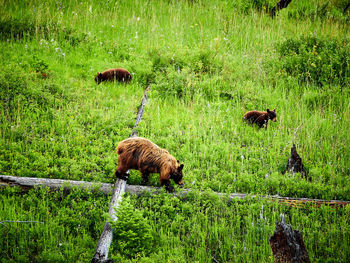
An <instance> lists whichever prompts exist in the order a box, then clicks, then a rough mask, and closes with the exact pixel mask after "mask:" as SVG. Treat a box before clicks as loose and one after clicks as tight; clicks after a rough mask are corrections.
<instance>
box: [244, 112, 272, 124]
mask: <svg viewBox="0 0 350 263" xmlns="http://www.w3.org/2000/svg"><path fill="white" fill-rule="evenodd" d="M269 120H272V121H273V122H275V121H276V109H274V110H269V109H267V110H266V112H265V111H256V110H253V111H248V112H247V113H246V114H244V116H243V121H246V122H248V123H251V124H254V123H256V124H257V125H258V126H259V127H260V128H262V127H264V126H265V127H266V126H267V122H268V121H269Z"/></svg>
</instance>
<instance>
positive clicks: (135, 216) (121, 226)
mask: <svg viewBox="0 0 350 263" xmlns="http://www.w3.org/2000/svg"><path fill="white" fill-rule="evenodd" d="M117 217H118V220H117V221H116V222H115V221H113V220H111V219H109V222H110V223H111V225H112V227H113V229H114V241H113V244H112V250H113V251H115V252H116V251H117V252H119V253H120V254H122V255H124V256H127V257H129V258H131V257H136V256H137V255H147V254H149V253H150V252H151V251H152V245H153V244H152V241H153V237H152V235H151V228H150V227H149V225H148V222H147V219H145V218H144V217H143V216H142V212H141V211H139V210H137V209H135V208H134V206H133V205H132V203H131V201H130V198H129V197H125V198H124V199H123V202H122V203H121V205H120V207H119V208H118V209H117Z"/></svg>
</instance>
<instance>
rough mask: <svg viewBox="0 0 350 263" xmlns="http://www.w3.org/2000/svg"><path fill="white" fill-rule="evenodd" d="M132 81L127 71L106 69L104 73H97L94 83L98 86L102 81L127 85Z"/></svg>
mask: <svg viewBox="0 0 350 263" xmlns="http://www.w3.org/2000/svg"><path fill="white" fill-rule="evenodd" d="M131 79H132V76H131V74H130V72H129V71H127V70H126V69H123V68H114V69H108V70H106V71H105V72H102V73H100V72H97V76H96V77H95V81H96V83H97V84H100V83H101V82H102V81H114V80H117V81H119V82H124V83H127V82H129V81H130V80H131Z"/></svg>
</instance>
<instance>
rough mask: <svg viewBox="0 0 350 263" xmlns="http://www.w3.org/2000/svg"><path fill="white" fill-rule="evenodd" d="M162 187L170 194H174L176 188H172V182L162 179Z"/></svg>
mask: <svg viewBox="0 0 350 263" xmlns="http://www.w3.org/2000/svg"><path fill="white" fill-rule="evenodd" d="M160 185H161V186H165V189H166V190H167V191H168V192H169V193H172V192H174V187H172V186H171V185H170V180H166V179H161V180H160Z"/></svg>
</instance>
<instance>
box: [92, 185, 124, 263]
mask: <svg viewBox="0 0 350 263" xmlns="http://www.w3.org/2000/svg"><path fill="white" fill-rule="evenodd" d="M125 186H126V181H125V180H122V179H117V182H116V183H115V185H114V190H113V197H112V200H111V203H110V205H109V212H108V213H109V215H110V216H111V218H112V220H113V221H117V220H118V218H117V216H116V214H115V210H116V209H117V208H118V207H119V205H120V202H121V201H122V195H123V194H124V192H125ZM112 239H113V229H112V227H111V224H110V223H109V222H108V220H107V221H106V223H105V226H104V227H103V231H102V234H101V237H100V240H99V241H98V244H97V248H96V251H95V254H94V257H93V258H92V261H91V262H92V263H99V262H110V260H108V251H109V247H110V246H111V242H112Z"/></svg>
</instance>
